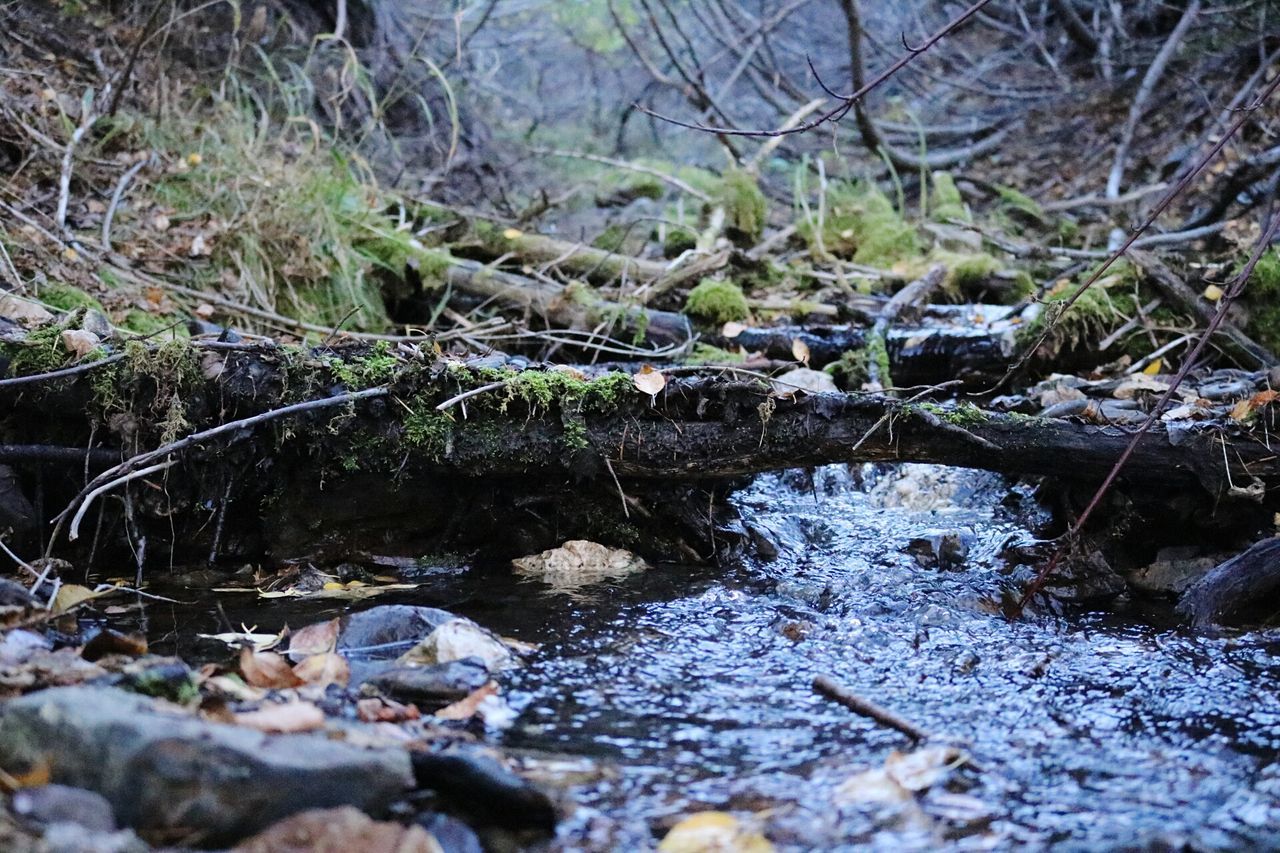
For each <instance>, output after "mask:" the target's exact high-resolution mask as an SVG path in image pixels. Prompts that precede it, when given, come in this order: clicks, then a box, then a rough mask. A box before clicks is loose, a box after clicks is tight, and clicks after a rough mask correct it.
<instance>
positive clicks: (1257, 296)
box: [1244, 248, 1280, 352]
mask: <svg viewBox="0 0 1280 853" xmlns="http://www.w3.org/2000/svg"><path fill="white" fill-rule="evenodd" d="M1244 305H1245V307H1246V308H1247V309H1248V311H1249V322H1248V324H1247V325H1246V329H1247V331H1248V332H1249V334H1250V335H1251V336H1252V337H1253V338H1254V339H1256V340H1257V341H1258V343H1260V344H1262V345H1263V346H1265V347H1267V348H1268V349H1270V350H1271V351H1272V352H1277V351H1280V249H1275V248H1272V249H1271V250H1269V251H1267V252H1265V253H1264V254H1263V255H1262V257H1261V258H1259V259H1258V263H1257V264H1256V265H1255V266H1254V268H1253V276H1252V277H1251V278H1250V279H1249V281H1248V282H1247V283H1246V284H1245V289H1244Z"/></svg>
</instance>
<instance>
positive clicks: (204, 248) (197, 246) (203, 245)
mask: <svg viewBox="0 0 1280 853" xmlns="http://www.w3.org/2000/svg"><path fill="white" fill-rule="evenodd" d="M208 255H209V246H208V243H207V242H206V240H205V239H204V235H203V234H197V235H196V236H194V237H192V238H191V245H190V246H189V247H188V248H187V257H189V258H204V257H208Z"/></svg>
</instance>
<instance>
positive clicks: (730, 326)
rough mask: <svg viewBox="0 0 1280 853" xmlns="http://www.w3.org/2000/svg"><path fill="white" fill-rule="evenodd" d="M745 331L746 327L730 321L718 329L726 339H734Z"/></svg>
mask: <svg viewBox="0 0 1280 853" xmlns="http://www.w3.org/2000/svg"><path fill="white" fill-rule="evenodd" d="M746 330H747V327H746V326H744V325H742V324H741V323H738V322H735V321H733V320H730V321H729V322H728V323H725V324H724V326H723V327H722V328H721V329H720V334H721V335H722V336H723V337H726V338H736V337H737V336H738V335H740V334H742V333H743V332H745V331H746Z"/></svg>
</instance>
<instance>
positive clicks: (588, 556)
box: [511, 539, 649, 592]
mask: <svg viewBox="0 0 1280 853" xmlns="http://www.w3.org/2000/svg"><path fill="white" fill-rule="evenodd" d="M511 565H512V566H514V567H515V570H516V573H517V574H520V575H524V576H525V577H530V578H536V579H537V580H540V581H542V582H543V583H545V584H548V585H550V586H551V588H552V589H553V590H556V591H557V592H568V591H571V590H574V589H577V588H578V587H581V586H586V585H588V584H593V583H600V582H602V581H609V580H620V579H621V578H624V577H626V576H627V575H632V574H636V573H637V572H643V571H644V570H645V569H647V568H649V566H648V564H647V563H645V561H644V560H642V559H640V558H639V557H637V556H636V555H635V554H633V553H631V552H630V551H624V550H623V549H621V548H610V547H608V546H605V545H600V544H599V543H596V542H589V541H587V540H585V539H571V540H569V541H568V542H566V543H564V544H563V545H561V546H560V547H559V548H552V549H550V550H547V551H543V552H542V553H541V554H534V555H533V556H530V557H521V558H519V559H517V560H512V561H511Z"/></svg>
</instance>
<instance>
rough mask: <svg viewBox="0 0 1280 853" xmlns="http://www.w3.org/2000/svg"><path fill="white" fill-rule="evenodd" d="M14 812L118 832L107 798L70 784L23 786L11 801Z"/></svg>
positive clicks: (42, 820)
mask: <svg viewBox="0 0 1280 853" xmlns="http://www.w3.org/2000/svg"><path fill="white" fill-rule="evenodd" d="M10 807H11V808H12V809H13V812H14V814H16V815H18V816H20V817H22V818H23V819H24V820H28V821H31V822H33V823H37V824H51V823H74V824H79V825H80V826H82V827H84V828H85V829H91V830H94V831H95V832H115V830H116V816H115V812H114V811H113V810H112V808H111V803H109V802H107V798H106V797H104V796H102V795H101V794H99V793H97V792H95V791H86V790H85V789H84V788H73V787H71V786H70V785H40V786H39V787H35V788H21V789H19V790H18V791H16V792H15V793H14V795H13V800H12V802H11V804H10Z"/></svg>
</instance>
